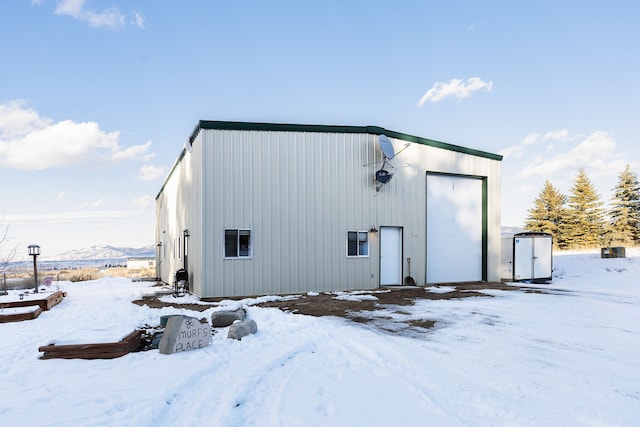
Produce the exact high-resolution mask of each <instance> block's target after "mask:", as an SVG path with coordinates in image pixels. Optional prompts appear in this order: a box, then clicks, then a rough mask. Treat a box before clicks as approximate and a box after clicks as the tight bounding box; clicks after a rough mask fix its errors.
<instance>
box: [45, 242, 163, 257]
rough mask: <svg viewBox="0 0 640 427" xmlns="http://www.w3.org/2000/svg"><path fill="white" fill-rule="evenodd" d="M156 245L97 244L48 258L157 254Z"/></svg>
mask: <svg viewBox="0 0 640 427" xmlns="http://www.w3.org/2000/svg"><path fill="white" fill-rule="evenodd" d="M155 254H156V251H155V246H154V245H149V246H143V247H142V248H121V247H116V246H109V245H96V246H91V247H90V248H84V249H74V250H71V251H68V252H63V253H61V254H58V255H56V256H54V257H51V258H48V259H49V260H51V261H75V260H90V259H118V258H127V257H132V256H143V257H144V256H155Z"/></svg>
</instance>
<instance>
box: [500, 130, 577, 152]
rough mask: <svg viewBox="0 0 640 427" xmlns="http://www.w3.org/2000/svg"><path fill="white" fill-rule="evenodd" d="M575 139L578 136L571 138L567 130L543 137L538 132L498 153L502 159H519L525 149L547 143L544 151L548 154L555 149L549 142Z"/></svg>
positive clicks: (551, 132)
mask: <svg viewBox="0 0 640 427" xmlns="http://www.w3.org/2000/svg"><path fill="white" fill-rule="evenodd" d="M575 138H579V135H578V136H574V137H571V136H570V135H569V131H568V130H567V129H561V130H554V131H550V132H547V133H545V134H544V135H542V134H541V133H539V132H532V133H530V134H528V135H526V136H525V137H524V138H522V141H521V142H520V144H518V145H514V146H512V147H507V148H505V149H503V150H502V151H500V154H502V156H504V157H516V158H520V157H522V156H523V155H524V154H525V151H526V150H527V147H529V146H532V145H534V144H539V143H541V142H545V143H547V146H546V147H545V148H544V149H545V150H546V151H547V152H549V151H552V150H553V149H554V148H555V146H554V145H553V144H551V143H550V142H549V141H569V140H571V139H575ZM536 150H540V148H536Z"/></svg>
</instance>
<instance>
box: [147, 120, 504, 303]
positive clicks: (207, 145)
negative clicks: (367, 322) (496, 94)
mask: <svg viewBox="0 0 640 427" xmlns="http://www.w3.org/2000/svg"><path fill="white" fill-rule="evenodd" d="M377 140H378V136H377V135H373V134H351V133H328V132H277V131H252V130H211V129H202V130H200V132H199V133H198V137H197V138H196V140H195V141H194V143H193V153H190V154H186V155H185V156H184V158H183V160H182V162H181V164H180V165H178V167H177V168H176V169H177V171H176V172H175V173H174V174H173V175H172V176H171V177H170V179H169V180H168V181H167V182H166V183H165V187H164V188H163V191H162V192H161V194H160V196H159V198H158V200H159V202H158V203H160V201H161V200H163V199H165V200H166V205H165V206H164V207H163V208H162V209H161V208H160V207H159V208H158V209H159V211H158V217H159V223H160V222H163V223H165V224H166V225H165V226H164V227H165V228H168V229H171V233H179V232H181V230H182V229H183V228H189V230H190V233H191V237H190V243H191V244H190V248H191V250H190V254H189V265H190V266H191V268H190V272H192V274H193V282H194V285H195V288H194V292H195V293H196V294H197V295H200V296H202V297H207V296H223V295H226V296H230V295H261V294H269V293H273V294H286V293H300V292H307V291H329V290H347V289H373V288H377V287H378V286H379V283H380V278H379V272H380V271H379V256H380V253H379V236H378V235H377V234H375V233H369V239H370V245H369V257H366V258H347V256H346V249H345V247H346V232H347V230H369V229H370V228H371V227H372V226H376V227H377V228H378V229H380V227H381V226H399V227H403V237H404V241H403V258H404V259H403V266H402V268H403V269H406V267H407V265H406V258H411V260H412V264H411V269H412V270H411V275H412V276H413V277H414V278H424V277H425V276H426V271H425V260H426V220H425V210H426V191H425V188H426V172H428V171H437V172H444V173H452V174H462V175H473V176H482V177H487V193H488V203H487V204H488V212H487V218H488V227H487V234H488V254H487V272H488V277H487V279H488V280H491V281H497V280H499V279H500V162H499V161H497V160H492V159H488V158H483V157H478V156H473V155H470V154H464V153H458V152H453V151H449V150H444V149H440V148H435V147H431V146H426V145H422V144H417V143H413V144H411V146H410V147H409V148H407V149H406V150H405V151H403V152H402V153H400V154H399V155H398V156H397V157H396V158H394V159H393V160H392V161H391V164H392V165H393V168H388V170H390V171H391V172H393V173H394V177H393V179H392V180H391V181H390V182H389V183H388V184H386V185H384V186H383V187H382V189H381V190H380V191H379V192H377V191H376V190H375V182H374V174H375V171H376V170H377V169H379V167H380V165H379V164H377V165H372V166H363V165H365V164H369V163H372V162H375V161H379V160H381V152H380V149H379V147H378V144H377ZM391 140H392V142H393V144H394V146H395V149H396V152H397V151H399V150H400V149H401V148H402V147H403V146H404V145H405V141H402V140H395V139H393V138H392V139H391ZM172 198H175V200H176V202H174V203H173V204H172V202H170V200H171V199H172ZM178 200H179V202H178ZM180 203H182V204H184V205H185V206H186V205H188V206H189V209H188V211H186V210H184V209H183V208H180V207H179V206H177V204H180ZM171 210H176V211H177V212H179V214H177V215H176V216H175V219H172V217H171V214H170V212H171ZM174 220H175V221H177V222H178V224H175V225H172V221H174ZM195 223H197V224H195ZM159 227H160V226H159ZM225 228H250V229H251V230H252V233H253V257H252V258H251V259H223V233H224V229H225ZM159 233H161V230H159ZM159 238H160V239H162V236H159ZM200 257H202V258H200ZM179 265H181V264H179V263H178V262H175V263H173V264H171V265H170V266H166V265H165V266H163V267H162V269H161V270H162V272H163V273H162V278H163V279H164V280H165V281H166V280H167V279H166V278H167V277H168V274H172V272H173V271H175V269H176V267H178V266H179ZM406 273H407V272H406V270H404V272H403V275H406Z"/></svg>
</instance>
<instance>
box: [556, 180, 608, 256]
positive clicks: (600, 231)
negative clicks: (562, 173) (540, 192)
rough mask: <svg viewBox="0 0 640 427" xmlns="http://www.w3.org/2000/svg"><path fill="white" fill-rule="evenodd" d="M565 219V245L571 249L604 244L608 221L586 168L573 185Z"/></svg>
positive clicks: (563, 227) (563, 225) (563, 226)
mask: <svg viewBox="0 0 640 427" xmlns="http://www.w3.org/2000/svg"><path fill="white" fill-rule="evenodd" d="M570 193H571V194H570V195H569V197H568V207H567V214H566V217H565V221H563V224H562V227H561V229H562V235H563V237H564V239H565V240H564V242H563V246H564V247H567V248H571V249H580V248H594V247H598V246H602V244H603V242H604V239H605V232H606V225H607V224H606V221H605V218H604V209H603V208H602V202H601V201H600V196H599V195H598V193H597V192H596V190H595V188H594V187H593V184H592V183H591V180H590V179H589V177H588V176H587V174H586V172H585V171H584V169H580V170H579V171H578V176H577V177H576V180H575V182H574V184H573V186H572V187H571V190H570Z"/></svg>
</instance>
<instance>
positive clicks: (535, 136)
mask: <svg viewBox="0 0 640 427" xmlns="http://www.w3.org/2000/svg"><path fill="white" fill-rule="evenodd" d="M538 140H540V134H539V133H530V134H529V135H527V136H525V137H524V138H523V139H522V145H524V146H527V145H533V144H535V143H536V142H537V141H538Z"/></svg>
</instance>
